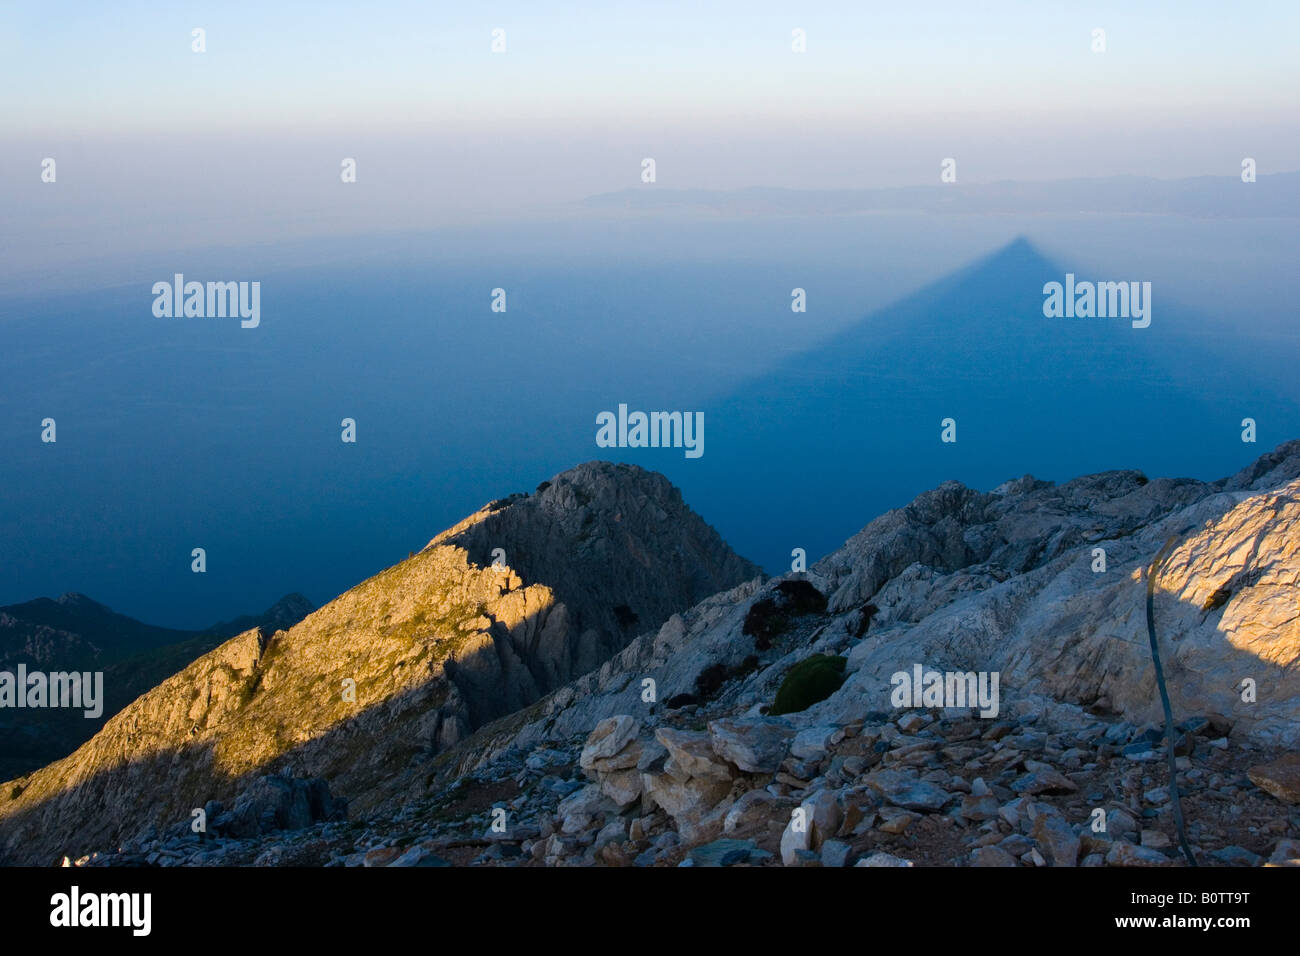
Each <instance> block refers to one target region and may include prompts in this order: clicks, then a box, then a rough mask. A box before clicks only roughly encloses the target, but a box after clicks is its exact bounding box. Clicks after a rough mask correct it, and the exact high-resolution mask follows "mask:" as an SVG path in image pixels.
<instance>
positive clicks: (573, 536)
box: [0, 462, 760, 862]
mask: <svg viewBox="0 0 1300 956" xmlns="http://www.w3.org/2000/svg"><path fill="white" fill-rule="evenodd" d="M759 573H760V572H759V569H758V568H757V567H755V566H754V565H752V564H750V563H749V562H747V561H745V560H743V559H742V558H740V557H739V556H737V555H736V554H735V553H734V552H732V551H731V549H730V548H728V547H727V545H726V544H725V543H724V542H723V541H722V539H721V538H720V537H719V536H718V534H717V533H716V532H715V531H714V530H713V529H712V528H710V527H709V526H708V525H707V524H705V523H704V521H703V520H701V519H700V518H699V517H698V516H697V515H695V514H694V513H693V512H692V511H691V510H690V509H689V508H688V507H687V506H686V505H685V504H684V503H683V501H682V499H681V494H680V493H679V492H678V490H677V489H676V488H674V487H673V486H672V485H671V484H670V483H669V482H668V481H667V480H666V479H665V478H663V477H662V476H660V475H657V474H654V473H651V472H647V471H644V470H642V469H640V468H637V467H635V466H632V465H614V464H607V463H599V462H593V463H589V464H585V465H580V466H578V467H577V468H574V469H571V470H570V471H567V472H564V473H563V474H560V475H558V476H556V477H554V478H552V479H551V480H550V481H549V482H544V483H543V484H542V485H541V486H539V487H538V489H537V490H536V491H535V492H534V493H532V494H518V495H512V496H510V497H508V498H504V499H501V500H498V501H493V502H491V503H490V504H488V505H487V506H485V507H484V508H482V509H481V510H480V511H478V512H477V513H475V514H473V515H471V516H469V517H468V518H466V519H465V520H464V521H462V522H460V523H459V524H457V525H456V526H455V527H453V528H451V529H449V530H447V531H445V532H443V533H442V534H440V535H438V536H437V537H435V538H434V539H433V540H432V541H431V542H430V543H429V544H428V545H427V546H426V547H425V548H424V549H422V550H421V551H420V552H418V553H416V554H413V555H411V556H410V557H409V558H408V559H407V560H405V561H402V562H401V563H399V564H397V565H395V566H393V567H391V568H389V569H387V570H386V571H383V572H381V573H380V574H377V575H376V576H375V577H373V578H371V579H369V580H368V581H364V582H362V583H361V584H359V585H357V586H356V587H354V588H353V589H351V590H350V591H348V592H346V593H345V594H342V595H340V596H339V597H338V598H336V599H335V600H333V601H331V602H330V603H328V604H327V605H325V606H324V607H322V608H320V609H319V610H317V611H315V612H314V613H312V614H309V615H308V616H307V617H306V618H304V619H303V620H302V621H301V622H300V623H297V624H295V625H293V626H292V627H290V628H288V629H287V630H273V629H272V628H271V627H270V626H261V627H256V628H252V629H250V630H248V631H245V632H244V633H241V634H239V635H237V636H235V637H234V638H232V639H230V640H229V641H226V642H225V643H223V644H221V646H219V647H217V648H216V649H215V650H213V651H211V652H210V653H207V654H205V655H203V656H202V657H200V658H199V659H198V660H196V661H194V662H193V663H192V664H190V665H189V666H188V667H186V668H185V669H183V670H181V671H180V672H179V673H176V674H174V675H173V676H171V677H169V678H168V679H166V680H164V681H163V682H162V683H161V684H159V685H158V686H157V687H155V688H153V689H152V690H150V691H149V692H148V693H145V694H144V695H143V696H141V697H140V698H139V699H137V700H136V701H135V702H134V703H132V704H131V705H130V706H128V707H126V708H125V709H124V710H123V711H121V712H120V713H119V714H117V715H116V716H115V717H113V719H111V720H110V721H108V723H107V724H106V725H105V726H104V728H103V729H102V730H101V731H100V732H99V733H98V734H96V735H95V737H93V738H92V739H91V740H90V741H89V742H87V743H86V744H85V745H84V746H82V747H81V748H80V749H78V750H77V751H76V752H75V753H73V754H72V755H71V756H69V757H67V758H65V759H63V760H60V761H57V762H56V763H53V764H50V765H49V766H47V767H45V768H43V769H41V770H39V771H37V772H35V773H32V774H29V775H27V776H24V777H20V778H18V779H17V780H14V781H11V782H9V783H6V784H4V785H3V787H2V788H0V852H2V853H3V854H4V858H5V859H6V860H8V861H10V862H49V861H50V860H52V859H57V858H58V857H59V855H61V854H64V853H71V854H72V855H73V856H74V857H75V856H79V855H82V854H83V851H90V850H96V849H102V848H103V847H105V846H114V845H117V844H119V843H121V842H122V841H124V840H126V839H129V838H132V837H135V836H137V835H138V834H141V833H147V832H149V830H150V828H157V829H159V830H161V829H164V828H165V827H166V826H167V825H169V824H171V823H173V822H175V821H178V820H189V819H190V817H191V814H192V811H193V810H194V809H201V808H204V807H205V806H207V805H209V804H210V803H214V802H215V803H217V804H222V805H223V806H226V805H233V804H234V803H235V802H237V801H238V800H239V798H240V797H241V795H242V794H244V793H245V792H246V791H248V790H249V788H250V787H253V788H257V789H260V790H265V789H266V788H265V787H261V786H260V784H258V780H259V778H261V777H262V776H265V775H267V774H287V775H289V776H291V777H295V778H301V779H304V780H308V779H310V780H316V779H324V780H327V781H328V784H329V787H330V788H331V789H332V792H333V794H334V795H336V796H339V797H341V798H343V799H344V800H346V801H348V802H349V803H350V804H351V806H352V808H353V812H354V813H356V812H364V811H366V810H368V809H370V808H373V807H375V806H379V805H383V804H384V803H385V802H386V801H391V800H397V799H401V795H400V793H396V792H394V791H393V790H392V789H391V784H392V782H393V781H394V780H395V779H396V778H397V776H398V775H400V774H401V772H402V771H404V770H409V769H411V768H412V767H418V766H421V765H423V764H425V763H426V762H427V761H428V760H429V759H430V758H432V757H434V756H435V755H437V754H438V753H440V752H442V751H444V750H446V749H447V748H448V747H451V746H453V745H454V744H456V743H457V742H458V741H460V740H461V739H462V738H463V737H464V736H465V735H466V734H468V733H470V732H471V731H472V730H474V729H475V728H476V727H478V726H480V725H481V724H483V723H484V722H486V721H490V720H492V719H494V718H497V717H500V716H502V715H504V714H508V713H511V712H514V711H517V710H518V709H519V708H522V707H525V706H527V705H529V704H532V703H533V702H535V701H536V700H537V699H538V698H539V697H540V696H541V695H542V694H544V693H547V692H549V691H552V690H554V689H555V688H556V687H558V686H561V685H563V684H564V683H565V682H566V681H568V680H570V679H572V678H573V677H576V676H578V675H580V674H582V673H584V672H586V671H588V670H590V669H592V668H594V667H596V666H598V665H599V664H600V663H601V661H603V660H604V659H606V658H607V657H609V655H610V654H612V653H614V652H615V651H617V650H619V649H621V648H622V647H624V646H626V645H627V644H628V642H630V641H631V640H633V639H634V638H635V637H636V636H637V635H638V634H639V633H642V632H643V631H645V630H647V629H650V630H653V629H655V628H658V627H659V626H660V625H661V624H662V623H663V622H664V621H665V620H666V619H667V618H668V617H669V616H670V615H671V614H673V613H675V612H678V611H684V610H687V609H688V608H690V607H691V606H692V605H694V604H696V603H697V602H699V601H700V600H702V599H704V598H706V597H708V596H709V595H711V594H713V593H716V592H717V591H719V590H721V589H725V588H728V587H731V586H734V585H735V584H737V583H738V582H741V581H744V580H746V579H749V578H752V577H754V576H756V575H758V574H759ZM271 810H272V813H271V816H273V817H274V816H276V813H275V808H274V807H272V808H271ZM279 816H280V817H281V818H283V817H284V814H283V813H280V814H279ZM297 819H301V815H299V816H298V817H297ZM182 829H183V830H185V832H190V830H189V824H188V823H187V824H185V825H184V826H183V827H182Z"/></svg>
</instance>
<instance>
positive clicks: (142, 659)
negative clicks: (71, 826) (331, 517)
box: [0, 593, 314, 777]
mask: <svg viewBox="0 0 1300 956" xmlns="http://www.w3.org/2000/svg"><path fill="white" fill-rule="evenodd" d="M313 609H314V608H313V605H312V603H311V602H310V601H308V600H307V599H306V598H305V597H303V596H302V595H301V594H288V595H285V596H284V597H283V598H281V599H280V600H279V601H277V602H276V603H275V604H273V605H272V606H271V607H269V608H267V609H266V611H264V612H263V613H262V614H258V615H246V616H244V617H239V618H236V619H234V620H233V621H224V622H221V623H218V624H214V625H212V626H211V627H208V628H204V629H202V630H198V631H183V630H176V629H173V628H167V627H155V626H153V625H151V624H144V623H141V622H140V621H137V620H135V619H134V618H130V617H127V616H126V615H124V614H118V613H116V612H115V611H113V610H112V609H111V608H108V607H106V606H104V605H103V604H100V603H99V602H97V601H94V600H92V599H91V598H88V597H86V595H84V594H76V593H69V594H64V595H62V596H61V597H58V598H36V599H35V600H33V601H25V602H23V603H21V604H10V605H8V606H4V607H0V670H4V671H9V672H11V673H13V672H15V670H16V668H17V666H18V664H20V663H21V664H24V665H25V666H26V667H27V669H28V671H29V672H30V671H35V670H39V671H45V672H50V671H103V672H104V701H103V708H104V709H103V713H102V714H101V715H100V716H99V717H98V718H93V719H92V718H87V717H85V716H84V715H83V712H82V711H79V710H73V711H69V710H57V709H49V710H17V709H13V710H11V709H5V710H0V777H8V776H16V775H18V774H21V773H26V772H27V771H29V770H32V769H34V768H36V767H40V766H43V765H44V764H47V763H50V762H51V761H53V760H57V759H59V758H60V757H64V756H67V755H68V754H70V753H72V751H74V750H76V749H77V747H78V746H79V745H80V744H82V743H83V742H84V741H86V740H89V739H90V738H91V736H93V735H94V734H95V732H96V731H98V730H99V728H100V727H102V726H103V725H104V723H105V721H107V720H108V719H109V718H110V717H112V716H113V715H114V714H115V713H117V712H118V711H119V710H121V709H122V708H123V707H125V706H126V705H127V704H129V703H131V701H133V700H135V698H136V697H138V696H140V695H141V694H143V693H144V692H145V691H147V690H149V688H151V687H153V686H155V685H156V684H158V683H160V682H161V681H163V680H164V679H166V678H167V677H170V676H171V675H172V674H174V673H176V672H177V671H179V670H181V669H183V668H184V667H186V666H187V665H188V664H189V663H190V662H191V661H194V660H195V659H197V658H198V657H201V656H202V655H203V654H206V653H207V652H208V651H210V650H212V649H213V648H214V647H216V646H217V645H218V644H220V643H222V642H223V641H225V640H226V639H227V638H230V637H233V636H234V635H236V634H239V633H242V632H244V631H247V630H249V629H250V628H253V627H259V626H265V627H268V628H271V629H272V630H275V629H283V628H289V627H292V626H293V625H294V624H296V623H297V622H298V621H300V620H302V619H303V618H304V617H306V616H307V615H308V614H310V613H311V611H312V610H313Z"/></svg>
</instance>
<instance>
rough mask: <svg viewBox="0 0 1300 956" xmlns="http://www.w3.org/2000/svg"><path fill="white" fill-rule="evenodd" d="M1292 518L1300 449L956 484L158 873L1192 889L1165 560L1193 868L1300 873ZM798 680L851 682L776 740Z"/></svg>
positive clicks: (139, 854)
mask: <svg viewBox="0 0 1300 956" xmlns="http://www.w3.org/2000/svg"><path fill="white" fill-rule="evenodd" d="M1298 492H1300V442H1292V443H1289V444H1287V445H1283V446H1281V447H1280V448H1278V449H1277V450H1276V451H1274V452H1272V453H1269V454H1267V455H1265V456H1263V457H1261V458H1260V459H1259V461H1257V462H1256V463H1255V464H1254V465H1252V466H1251V467H1249V468H1247V469H1245V470H1243V471H1242V472H1241V473H1239V474H1237V475H1235V476H1233V477H1231V478H1228V479H1224V480H1222V481H1218V482H1212V483H1204V482H1196V481H1188V480H1151V481H1148V480H1147V479H1146V478H1145V476H1143V475H1141V474H1139V473H1136V472H1112V473H1106V474H1102V475H1093V476H1086V477H1083V478H1079V479H1076V480H1074V481H1071V482H1067V483H1065V484H1063V485H1060V486H1055V485H1051V484H1049V483H1047V482H1040V481H1035V480H1034V479H1032V478H1029V477H1025V478H1022V479H1018V480H1016V481H1012V482H1008V483H1006V484H1004V485H1002V486H1000V487H999V488H996V489H994V490H993V491H991V492H987V493H983V492H977V491H973V490H971V489H967V488H964V487H962V486H961V485H958V484H956V483H948V484H945V485H943V486H941V487H940V488H938V489H935V490H934V491H931V492H927V493H925V494H923V495H921V496H919V497H918V498H917V499H916V500H915V501H914V502H913V503H912V504H911V505H909V506H907V507H905V508H902V509H898V510H896V511H893V512H890V513H888V514H886V515H883V516H881V517H880V518H878V519H876V520H875V521H873V522H871V523H870V524H869V525H868V526H867V527H866V528H864V529H863V531H862V532H861V533H860V534H858V535H856V536H855V537H854V538H853V539H851V540H850V541H849V542H848V543H846V545H845V547H844V548H842V549H840V550H839V551H837V552H835V553H834V554H832V555H830V556H828V557H827V558H825V559H824V560H823V561H821V562H819V563H818V564H817V565H815V566H814V567H813V568H812V569H811V570H810V571H809V572H807V573H806V574H791V575H786V576H783V577H782V578H780V579H774V580H770V581H766V582H764V581H762V580H759V579H753V580H748V581H745V582H744V583H741V584H738V585H737V586H735V587H733V588H731V589H730V590H724V591H720V592H718V593H716V594H713V595H711V596H709V597H707V598H705V599H704V600H702V601H700V602H698V603H696V604H695V605H694V606H692V607H690V608H689V609H687V610H684V611H682V612H679V613H675V614H673V615H671V616H670V617H669V618H668V619H667V621H666V622H665V623H664V624H663V625H662V626H661V627H660V628H658V629H657V630H656V631H653V632H650V633H646V634H643V635H642V636H641V637H639V638H637V639H636V640H634V641H632V642H631V643H630V644H628V645H627V646H626V647H625V648H623V649H622V650H620V651H618V652H617V653H616V654H614V656H612V657H611V658H610V659H608V660H606V661H605V662H604V663H602V664H601V665H600V666H599V667H597V668H595V669H594V670H592V671H590V672H588V673H586V674H584V675H583V676H581V677H579V678H578V679H576V680H574V681H571V682H569V683H568V684H565V685H564V686H562V687H559V688H558V689H556V690H554V691H552V692H550V693H548V694H546V695H545V696H544V697H542V698H541V699H540V700H538V701H537V702H536V703H533V704H531V705H530V706H528V707H526V708H524V709H522V710H520V711H517V712H515V713H511V714H508V715H506V716H503V717H501V718H498V719H496V720H494V721H491V722H489V723H487V724H486V725H484V726H483V727H481V728H479V729H478V730H477V731H475V732H474V733H473V734H471V735H470V736H468V737H467V738H465V739H463V740H460V741H457V742H456V743H455V744H453V745H452V746H450V747H448V748H447V749H446V750H445V751H443V752H442V753H440V754H439V755H438V756H437V757H436V758H434V759H433V760H431V761H429V762H428V763H427V764H426V765H424V766H419V767H416V766H405V767H402V768H400V769H398V770H396V771H395V772H394V773H393V774H392V775H391V776H390V777H388V778H387V780H386V782H385V784H384V786H385V788H387V789H388V790H389V791H390V792H391V791H394V790H397V791H401V792H402V793H404V794H405V798H404V799H402V800H400V801H387V802H383V803H381V804H377V805H376V806H375V808H374V809H373V810H372V811H370V812H366V813H364V814H362V815H360V816H359V817H358V816H355V815H354V819H353V820H352V821H351V822H347V823H344V822H341V821H324V822H314V823H312V824H310V825H304V826H302V827H300V828H298V829H295V830H292V831H283V830H281V831H277V832H273V833H268V834H260V835H257V836H254V837H249V838H247V839H241V838H225V837H223V838H221V839H219V840H218V841H216V842H214V843H213V842H209V843H205V844H200V843H199V842H198V841H197V839H195V838H181V837H179V836H173V837H172V838H171V839H173V840H178V841H179V843H180V847H179V848H176V847H173V848H172V850H171V851H170V852H172V853H174V854H176V856H175V857H174V858H173V859H172V862H176V863H189V864H196V865H203V864H230V863H256V864H287V863H309V864H316V865H364V866H380V865H395V866H408V865H434V866H436V865H443V864H446V863H453V864H482V865H490V864H503V865H592V864H594V865H611V866H617V865H639V866H647V865H656V866H663V865H690V866H714V865H769V866H778V865H786V866H795V865H807V866H850V865H857V866H906V865H926V864H929V865H939V864H943V865H971V866H1075V865H1082V866H1176V865H1181V863H1182V861H1181V858H1180V857H1179V854H1178V851H1177V849H1176V833H1175V831H1174V828H1173V823H1172V810H1171V801H1172V796H1171V793H1170V790H1169V788H1168V781H1167V779H1166V776H1165V774H1166V771H1165V752H1164V743H1163V740H1164V738H1163V730H1162V728H1161V726H1160V725H1159V724H1158V722H1157V720H1158V717H1159V711H1158V708H1157V705H1156V699H1157V696H1156V689H1155V684H1154V678H1153V675H1152V667H1151V660H1150V651H1149V648H1148V646H1147V640H1146V618H1145V595H1146V587H1147V580H1146V578H1147V574H1148V569H1149V568H1150V566H1151V562H1152V559H1153V558H1154V556H1155V555H1156V553H1157V552H1159V551H1160V549H1161V548H1162V547H1163V546H1164V545H1165V543H1166V542H1170V541H1171V539H1172V541H1171V544H1170V547H1171V551H1170V554H1169V558H1168V560H1167V562H1166V563H1165V564H1164V565H1163V567H1162V568H1161V570H1160V571H1159V573H1158V574H1157V576H1156V580H1155V585H1154V586H1155V600H1154V608H1155V618H1156V623H1157V631H1158V634H1159V638H1160V641H1161V649H1162V655H1163V658H1164V662H1165V668H1166V676H1167V680H1168V684H1169V691H1170V694H1171V697H1172V699H1173V706H1174V712H1175V715H1176V718H1177V719H1178V721H1179V724H1178V727H1177V728H1176V730H1175V735H1176V742H1175V747H1176V758H1177V766H1178V786H1179V789H1180V791H1181V792H1182V794H1183V809H1184V813H1185V815H1186V818H1187V821H1188V827H1187V830H1188V838H1189V840H1190V842H1191V844H1192V850H1193V852H1194V853H1195V854H1196V856H1197V858H1198V861H1199V862H1200V863H1202V864H1210V865H1215V864H1218V865H1247V866H1254V865H1261V864H1271V865H1300V811H1298V810H1297V801H1300V763H1298V762H1297V761H1296V759H1295V757H1294V756H1293V755H1291V754H1290V753H1289V751H1290V750H1291V749H1292V748H1293V747H1294V745H1295V743H1296V741H1297V740H1298V739H1300V687H1298V686H1297V684H1296V683H1295V682H1296V677H1295V673H1294V672H1295V666H1294V665H1295V662H1296V660H1297V658H1298V657H1300V625H1298V623H1297V613H1296V607H1297V602H1296V585H1297V574H1300V553H1297V552H1300V535H1298V534H1296V525H1295V521H1296V518H1297V517H1298V516H1300V498H1298V497H1297V493H1298ZM1099 549H1100V551H1102V552H1104V566H1103V565H1102V563H1101V560H1100V559H1101V558H1102V557H1103V556H1102V555H1099V554H1098V550H1099ZM794 582H800V583H799V584H798V585H795V584H794ZM808 589H814V590H815V591H816V592H817V593H818V594H819V595H821V596H822V597H823V598H824V601H823V602H818V601H815V600H808V593H807V592H808ZM795 596H799V599H798V600H795V599H794V598H795ZM814 655H822V656H823V657H824V658H825V659H829V660H838V661H841V662H842V671H843V678H842V680H843V682H842V684H839V685H838V686H837V688H835V689H833V692H830V693H829V694H828V695H821V696H819V698H818V699H813V700H807V701H805V702H804V703H805V704H806V706H803V707H802V708H800V709H795V710H794V711H793V712H790V713H786V714H783V715H781V716H776V715H774V714H772V713H771V709H772V704H773V701H774V700H775V698H776V695H777V692H778V690H780V689H782V688H783V687H785V686H786V685H787V682H788V680H789V679H790V677H791V674H792V672H793V671H794V670H795V669H796V666H797V665H799V664H801V663H803V662H808V661H809V660H811V659H812V658H813V657H814ZM917 665H920V666H921V667H922V668H924V669H933V670H935V671H939V672H945V671H955V672H966V671H969V672H972V673H974V672H980V673H984V674H991V673H995V674H997V675H999V677H1000V682H999V690H1000V693H999V698H998V700H997V701H996V714H990V715H988V716H981V715H980V711H979V709H978V708H971V707H969V706H952V705H950V706H928V705H926V706H919V707H910V706H904V705H900V704H898V703H897V702H896V700H895V699H894V697H893V690H894V680H893V676H894V675H896V674H898V673H900V672H902V673H907V672H909V671H910V670H911V669H912V668H913V667H914V666H917ZM155 852H159V848H158V844H157V841H154V842H149V841H136V842H127V843H126V844H124V845H122V846H121V847H120V848H119V849H118V850H116V851H111V852H106V851H103V850H101V852H100V854H99V855H95V856H89V855H88V856H85V857H83V858H81V859H78V860H77V862H79V863H81V864H83V865H113V864H116V863H122V862H137V861H140V860H146V861H147V859H148V856H149V854H151V853H155Z"/></svg>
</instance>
